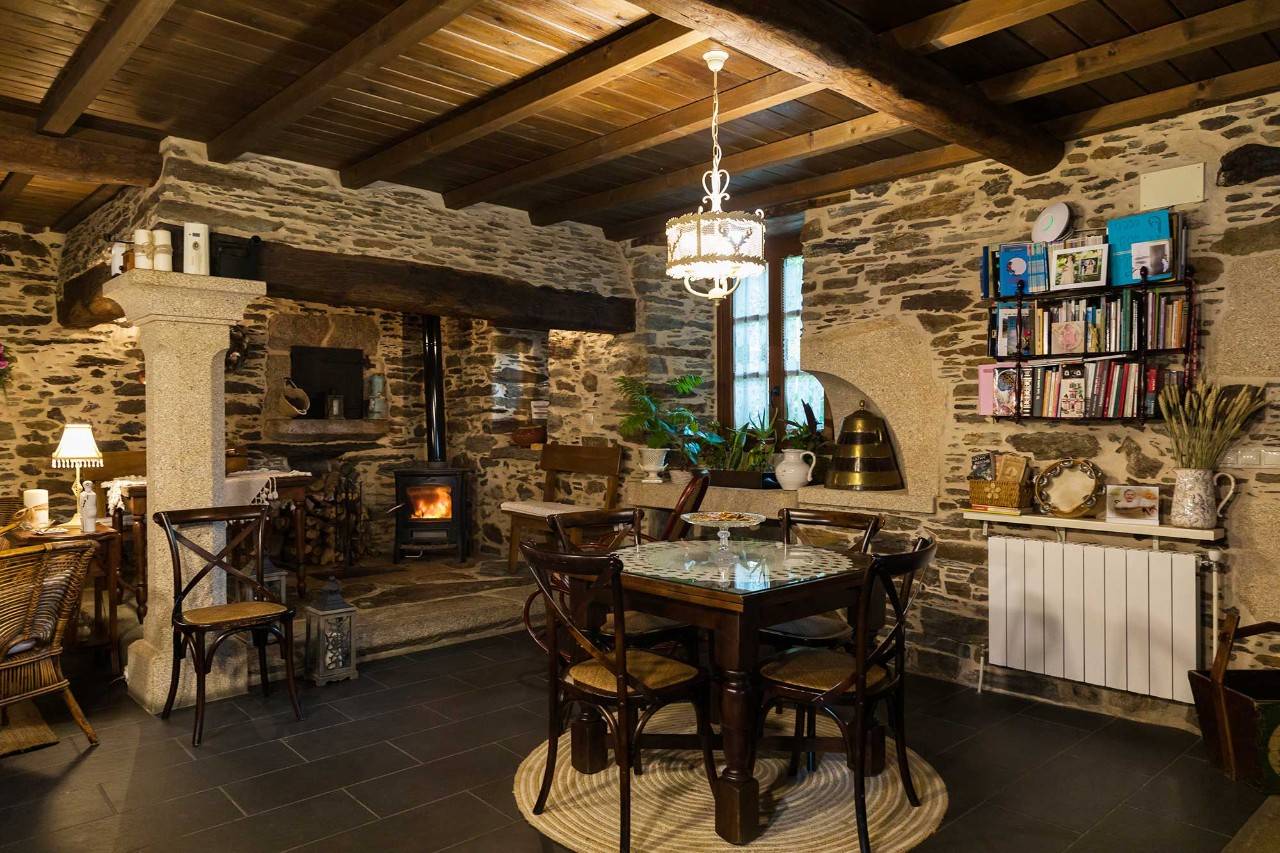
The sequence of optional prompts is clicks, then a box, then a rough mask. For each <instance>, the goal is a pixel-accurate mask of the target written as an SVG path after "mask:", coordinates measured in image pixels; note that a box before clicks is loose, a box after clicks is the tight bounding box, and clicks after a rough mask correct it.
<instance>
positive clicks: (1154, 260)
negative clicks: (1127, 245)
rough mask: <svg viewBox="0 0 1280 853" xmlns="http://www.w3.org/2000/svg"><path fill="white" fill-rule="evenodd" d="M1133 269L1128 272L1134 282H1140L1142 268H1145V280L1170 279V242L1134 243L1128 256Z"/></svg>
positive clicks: (1171, 263) (1171, 269)
mask: <svg viewBox="0 0 1280 853" xmlns="http://www.w3.org/2000/svg"><path fill="white" fill-rule="evenodd" d="M1130 257H1131V259H1132V262H1133V267H1132V269H1131V270H1130V273H1131V274H1132V276H1133V278H1134V280H1135V281H1142V268H1143V267H1146V268H1147V280H1148V281H1151V280H1156V279H1163V278H1170V277H1172V276H1173V249H1172V241H1170V240H1149V241H1147V242H1146V243H1134V244H1133V253H1132V255H1130Z"/></svg>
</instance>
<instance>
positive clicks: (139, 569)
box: [133, 511, 147, 622]
mask: <svg viewBox="0 0 1280 853" xmlns="http://www.w3.org/2000/svg"><path fill="white" fill-rule="evenodd" d="M133 571H134V576H133V600H134V603H135V605H136V609H137V611H138V621H139V622H141V621H142V620H143V619H146V618H147V519H146V512H145V511H144V512H143V514H142V515H141V516H138V515H135V516H134V517H133Z"/></svg>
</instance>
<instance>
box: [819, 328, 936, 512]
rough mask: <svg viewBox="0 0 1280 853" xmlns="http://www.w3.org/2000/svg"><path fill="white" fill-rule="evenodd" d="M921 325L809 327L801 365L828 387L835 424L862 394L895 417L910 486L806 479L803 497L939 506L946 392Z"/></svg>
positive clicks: (896, 506)
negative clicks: (853, 486)
mask: <svg viewBox="0 0 1280 853" xmlns="http://www.w3.org/2000/svg"><path fill="white" fill-rule="evenodd" d="M934 357H935V356H934V354H933V351H932V349H930V347H929V342H928V341H927V340H926V339H925V337H924V336H923V334H922V333H921V332H920V330H919V329H918V328H912V327H911V326H908V325H906V324H905V323H902V322H901V321H899V320H898V319H897V318H893V317H890V318H883V319H872V320H858V321H855V322H853V323H849V324H846V325H842V326H838V327H833V328H829V329H823V330H821V331H816V332H812V333H806V334H805V335H804V336H803V337H802V338H801V340H800V366H801V368H802V369H804V370H806V371H808V372H809V373H811V374H813V375H814V376H815V377H817V379H818V381H819V382H821V383H822V387H823V390H824V391H825V392H826V395H827V401H828V403H829V405H830V408H831V414H832V417H833V419H834V424H835V428H836V431H837V432H838V431H839V429H840V424H841V422H842V421H843V420H844V419H845V417H846V416H848V415H849V414H851V413H852V412H853V411H855V410H856V409H857V408H858V405H859V404H860V403H861V402H862V401H866V406H867V408H868V409H869V410H871V411H872V412H874V413H875V414H878V415H880V416H881V417H883V418H884V419H885V422H886V423H887V424H888V427H889V433H890V435H891V436H892V438H893V445H894V448H895V450H896V451H897V453H898V465H899V466H900V467H901V469H902V478H903V482H904V483H905V484H906V488H905V489H899V490H896V491H884V492H874V491H867V492H855V491H846V490H842V489H828V488H826V487H824V486H806V487H805V488H803V489H801V490H800V495H799V500H800V503H801V504H803V505H816V506H833V507H852V508H865V509H889V510H902V511H906V512H930V513H931V512H933V511H934V509H935V505H936V502H937V498H938V494H939V489H940V486H941V481H942V453H943V442H942V441H941V440H940V438H941V436H942V435H943V434H944V433H945V431H946V423H945V417H946V412H947V393H946V389H945V386H944V385H943V383H942V382H941V381H940V380H939V379H938V377H937V375H936V374H935V372H934V365H933V359H934Z"/></svg>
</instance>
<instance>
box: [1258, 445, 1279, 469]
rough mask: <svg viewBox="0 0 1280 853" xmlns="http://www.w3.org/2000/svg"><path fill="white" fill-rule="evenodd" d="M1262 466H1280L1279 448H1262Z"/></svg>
mask: <svg viewBox="0 0 1280 853" xmlns="http://www.w3.org/2000/svg"><path fill="white" fill-rule="evenodd" d="M1262 467H1263V468H1280V448H1275V447H1264V448H1262Z"/></svg>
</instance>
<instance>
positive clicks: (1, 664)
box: [0, 542, 98, 744]
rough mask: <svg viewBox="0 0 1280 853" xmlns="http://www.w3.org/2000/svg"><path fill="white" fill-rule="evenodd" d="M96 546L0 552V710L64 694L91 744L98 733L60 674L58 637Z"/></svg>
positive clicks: (72, 610) (53, 546) (75, 544)
mask: <svg viewBox="0 0 1280 853" xmlns="http://www.w3.org/2000/svg"><path fill="white" fill-rule="evenodd" d="M97 547H98V546H97V544H96V543H94V542H57V543H49V544H46V545H33V546H31V547H29V548H16V549H14V550H11V551H0V711H4V710H5V709H6V708H7V707H8V706H9V705H12V704H15V703H17V702H21V701H23V700H25V699H34V698H35V697H37V696H43V695H44V694H46V693H58V692H61V693H62V698H63V700H64V701H66V703H67V710H69V711H70V712H71V716H72V717H73V718H75V721H76V723H77V724H78V725H79V726H80V728H81V729H82V730H83V731H84V734H85V737H87V738H88V739H89V743H91V744H97V742H98V735H97V733H95V732H94V730H93V726H91V725H89V721H88V720H86V719H85V718H84V714H83V712H81V710H80V706H79V705H78V704H77V703H76V699H75V697H74V696H72V695H71V687H70V685H69V682H68V681H67V679H66V677H65V676H64V675H63V674H62V657H61V656H62V635H63V633H64V632H65V631H66V630H67V625H68V623H70V622H71V619H72V616H74V615H75V613H76V611H77V610H78V608H79V606H80V589H81V587H82V586H84V579H85V575H86V574H88V571H89V562H90V561H91V560H92V559H93V554H94V551H96V550H97Z"/></svg>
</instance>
